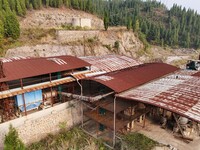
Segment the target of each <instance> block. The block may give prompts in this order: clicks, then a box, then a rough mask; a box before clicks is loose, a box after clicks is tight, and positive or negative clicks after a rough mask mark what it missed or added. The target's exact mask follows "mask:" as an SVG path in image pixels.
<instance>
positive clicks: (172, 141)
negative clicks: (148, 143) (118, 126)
mask: <svg viewBox="0 0 200 150" xmlns="http://www.w3.org/2000/svg"><path fill="white" fill-rule="evenodd" d="M135 131H137V132H139V133H142V134H144V135H145V136H147V137H149V138H151V139H153V140H155V141H157V142H158V143H160V144H163V145H170V148H167V147H156V148H155V150H200V137H196V136H195V138H194V140H193V141H191V142H190V143H186V142H184V141H183V140H182V139H178V138H175V137H174V135H173V133H172V130H170V129H163V128H161V127H160V125H156V124H154V123H152V122H151V121H149V120H147V121H146V126H145V128H142V125H140V124H139V123H136V125H135Z"/></svg>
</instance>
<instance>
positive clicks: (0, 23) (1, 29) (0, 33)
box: [0, 20, 4, 43]
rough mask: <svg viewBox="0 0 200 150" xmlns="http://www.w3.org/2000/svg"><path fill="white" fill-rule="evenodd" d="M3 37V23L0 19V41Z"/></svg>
mask: <svg viewBox="0 0 200 150" xmlns="http://www.w3.org/2000/svg"><path fill="white" fill-rule="evenodd" d="M3 38H4V24H3V21H2V20H0V43H1V41H2V39H3Z"/></svg>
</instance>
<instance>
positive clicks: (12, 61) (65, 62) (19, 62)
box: [0, 56, 91, 82]
mask: <svg viewBox="0 0 200 150" xmlns="http://www.w3.org/2000/svg"><path fill="white" fill-rule="evenodd" d="M1 61H2V62H3V70H4V74H5V76H6V77H5V78H1V79H0V82H5V81H10V80H16V79H22V78H27V77H33V76H38V75H43V74H48V73H54V72H60V71H65V70H73V69H77V68H82V67H86V66H91V65H90V64H89V63H87V62H85V61H84V60H81V59H79V58H77V57H73V56H55V57H47V58H45V57H41V58H21V57H15V58H4V59H1Z"/></svg>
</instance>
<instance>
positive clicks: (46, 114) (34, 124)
mask: <svg viewBox="0 0 200 150" xmlns="http://www.w3.org/2000/svg"><path fill="white" fill-rule="evenodd" d="M63 122H66V126H67V127H68V128H70V127H72V126H73V125H76V124H78V123H80V122H81V109H80V103H77V101H75V100H73V101H70V102H66V103H63V104H59V105H57V106H54V107H51V108H48V109H45V110H41V111H38V112H36V113H33V114H30V115H28V116H24V117H21V118H17V119H15V120H12V121H9V122H5V123H2V124H0V149H1V147H3V140H4V137H5V135H6V134H7V132H8V130H9V125H10V124H12V125H13V127H15V128H16V129H17V131H18V133H19V137H20V138H21V139H22V141H23V142H24V143H25V144H30V143H32V142H36V141H39V140H40V139H42V138H44V137H45V136H46V135H47V134H48V133H56V132H58V131H59V129H60V127H59V125H60V123H63Z"/></svg>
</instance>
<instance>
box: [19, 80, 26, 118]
mask: <svg viewBox="0 0 200 150" xmlns="http://www.w3.org/2000/svg"><path fill="white" fill-rule="evenodd" d="M20 83H21V88H22V89H23V88H24V87H23V80H22V79H20ZM22 99H23V103H24V112H25V115H26V116H27V111H26V100H25V96H24V93H22Z"/></svg>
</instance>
